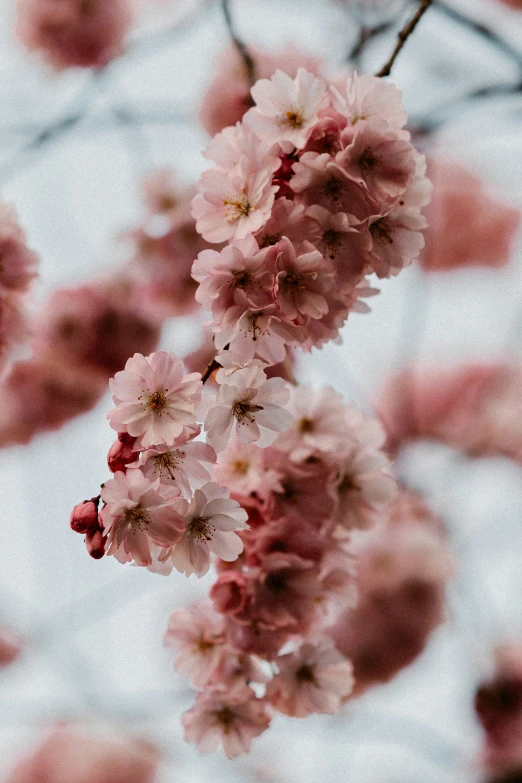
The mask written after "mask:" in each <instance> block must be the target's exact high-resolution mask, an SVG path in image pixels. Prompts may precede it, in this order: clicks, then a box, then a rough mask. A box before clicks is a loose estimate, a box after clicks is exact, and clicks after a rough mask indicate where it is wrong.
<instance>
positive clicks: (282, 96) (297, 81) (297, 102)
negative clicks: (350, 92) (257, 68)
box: [244, 68, 326, 149]
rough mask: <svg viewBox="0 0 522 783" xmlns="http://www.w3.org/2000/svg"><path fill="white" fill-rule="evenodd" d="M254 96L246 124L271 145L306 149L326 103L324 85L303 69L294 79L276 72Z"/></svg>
mask: <svg viewBox="0 0 522 783" xmlns="http://www.w3.org/2000/svg"><path fill="white" fill-rule="evenodd" d="M251 93H252V98H253V99H254V101H255V102H256V106H254V107H253V108H252V109H250V110H249V111H248V112H247V113H246V114H245V118H244V121H245V123H246V125H247V126H248V127H249V128H250V129H251V130H253V131H254V132H255V133H257V135H258V136H259V137H260V138H262V139H264V140H265V141H267V142H269V143H274V142H276V141H278V142H283V141H287V142H290V143H291V144H293V145H294V147H297V148H298V149H301V148H302V147H304V146H305V144H306V142H307V140H308V136H309V134H310V130H311V128H312V127H313V125H314V124H315V123H316V122H317V120H318V119H319V111H320V109H321V108H322V107H323V105H324V102H325V97H326V84H325V82H324V81H323V80H322V79H319V78H317V77H316V76H314V75H313V74H311V73H308V72H307V71H305V69H304V68H299V69H298V71H297V74H296V76H295V78H294V79H291V78H290V76H288V74H286V73H283V71H280V70H277V71H276V72H275V73H274V75H273V76H272V78H271V79H260V80H259V81H257V82H256V84H255V85H254V86H253V87H252V90H251Z"/></svg>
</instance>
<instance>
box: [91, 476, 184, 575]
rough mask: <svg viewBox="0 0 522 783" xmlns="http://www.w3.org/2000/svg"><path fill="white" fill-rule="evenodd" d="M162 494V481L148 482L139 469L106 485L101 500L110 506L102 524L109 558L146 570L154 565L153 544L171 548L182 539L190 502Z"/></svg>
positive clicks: (101, 513)
mask: <svg viewBox="0 0 522 783" xmlns="http://www.w3.org/2000/svg"><path fill="white" fill-rule="evenodd" d="M160 490H161V487H160V482H159V479H158V480H157V481H154V482H152V481H149V479H147V478H145V476H144V475H143V473H142V472H141V471H140V470H137V469H133V470H128V471H127V473H116V474H115V475H114V478H113V479H109V481H106V482H105V484H104V486H103V489H102V491H101V498H102V500H103V502H104V503H106V504H107V505H106V506H104V508H103V509H102V510H101V512H100V521H101V524H102V526H103V531H104V535H105V536H106V537H107V542H108V545H109V548H108V550H107V554H109V555H114V556H115V557H116V558H117V559H119V560H121V561H122V562H124V563H125V562H130V561H131V560H134V561H135V562H136V563H137V564H138V565H142V566H147V565H150V564H151V563H152V556H151V544H153V543H154V544H158V545H159V546H161V547H169V546H171V545H172V544H174V543H176V542H177V541H179V540H180V539H181V537H182V535H183V532H184V530H185V519H184V512H185V508H186V505H187V501H186V500H183V499H181V498H179V497H173V496H172V494H170V495H169V496H166V495H165V494H161V491H160ZM171 492H172V490H171Z"/></svg>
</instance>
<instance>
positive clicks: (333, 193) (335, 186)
mask: <svg viewBox="0 0 522 783" xmlns="http://www.w3.org/2000/svg"><path fill="white" fill-rule="evenodd" d="M342 189H343V183H342V182H341V180H339V179H337V178H336V177H329V178H328V179H327V180H326V182H325V183H324V185H323V191H324V194H325V196H330V198H339V196H340V195H341V192H342Z"/></svg>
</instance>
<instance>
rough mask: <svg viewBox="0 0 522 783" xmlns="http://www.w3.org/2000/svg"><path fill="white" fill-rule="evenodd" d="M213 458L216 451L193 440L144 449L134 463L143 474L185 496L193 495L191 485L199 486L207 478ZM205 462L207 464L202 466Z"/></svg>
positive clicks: (214, 459) (206, 480) (208, 478)
mask: <svg viewBox="0 0 522 783" xmlns="http://www.w3.org/2000/svg"><path fill="white" fill-rule="evenodd" d="M215 461H216V452H215V451H214V449H213V448H211V447H210V446H208V445H207V444H206V443H200V442H199V441H192V442H190V443H185V444H184V445H183V446H180V447H179V448H175V449H169V448H168V447H167V446H161V447H157V448H156V449H147V451H144V452H143V453H142V454H141V456H140V457H139V460H138V462H137V463H136V467H139V468H141V471H142V473H143V475H144V476H146V477H147V478H149V479H150V480H151V481H154V480H155V479H159V480H160V484H171V485H175V486H177V487H179V488H180V490H181V492H182V493H183V495H184V496H185V497H188V498H190V497H191V495H192V490H191V487H195V486H201V485H202V484H205V483H207V482H208V481H209V480H210V473H209V468H210V466H211V465H213V463H214V462H215ZM205 466H207V467H205Z"/></svg>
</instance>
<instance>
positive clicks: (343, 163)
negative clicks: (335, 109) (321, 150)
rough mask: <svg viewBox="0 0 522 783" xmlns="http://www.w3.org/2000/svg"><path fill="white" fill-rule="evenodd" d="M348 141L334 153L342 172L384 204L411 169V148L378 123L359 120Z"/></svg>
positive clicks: (400, 189) (400, 188)
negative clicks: (339, 150) (343, 147)
mask: <svg viewBox="0 0 522 783" xmlns="http://www.w3.org/2000/svg"><path fill="white" fill-rule="evenodd" d="M352 133H353V136H352V137H351V139H350V143H349V144H348V145H347V146H346V148H345V149H344V150H343V151H342V152H338V153H337V155H336V156H335V162H336V164H337V165H338V166H339V168H340V169H341V170H342V171H343V172H345V173H346V175H347V176H348V177H349V178H350V179H353V180H354V181H355V182H357V183H358V184H361V185H364V186H366V188H367V189H368V192H369V194H370V196H371V197H372V198H373V199H375V200H376V202H378V203H381V202H384V203H388V202H390V201H392V200H393V199H396V198H397V197H398V196H400V195H401V194H402V193H404V191H405V190H406V187H407V186H408V184H409V183H410V181H411V179H412V177H413V173H414V171H415V160H414V158H415V155H416V153H415V149H414V148H413V147H412V145H411V144H410V143H409V141H407V140H406V139H405V138H403V137H402V135H400V134H398V133H397V132H396V131H393V130H390V129H389V128H388V126H387V125H386V124H385V123H384V122H382V123H377V122H372V123H369V122H360V123H359V124H358V125H357V127H356V128H355V130H354V131H352Z"/></svg>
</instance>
